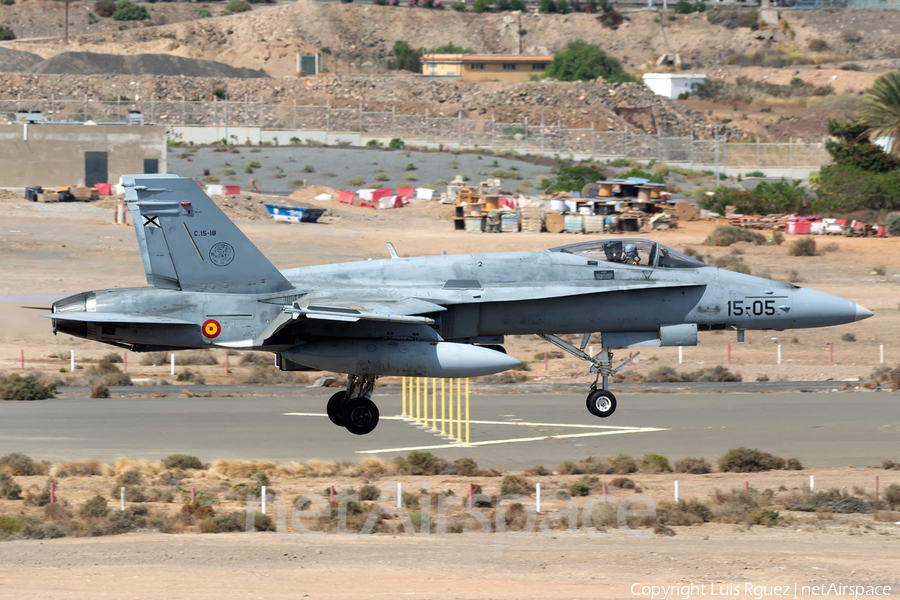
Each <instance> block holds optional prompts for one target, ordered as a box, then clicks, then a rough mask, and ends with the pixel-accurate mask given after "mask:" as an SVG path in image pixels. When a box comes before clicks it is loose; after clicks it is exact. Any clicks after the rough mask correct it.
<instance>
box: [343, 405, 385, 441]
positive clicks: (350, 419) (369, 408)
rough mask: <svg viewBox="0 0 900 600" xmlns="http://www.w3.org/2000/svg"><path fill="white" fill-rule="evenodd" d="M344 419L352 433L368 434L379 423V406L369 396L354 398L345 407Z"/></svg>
mask: <svg viewBox="0 0 900 600" xmlns="http://www.w3.org/2000/svg"><path fill="white" fill-rule="evenodd" d="M343 421H344V427H346V428H347V431H349V432H350V433H352V434H355V435H366V434H367V433H370V432H371V431H372V430H373V429H375V427H376V426H377V425H378V407H377V406H375V403H374V402H372V401H371V400H369V399H368V398H354V399H353V400H351V401H350V402H348V403H347V405H346V406H345V407H344V413H343Z"/></svg>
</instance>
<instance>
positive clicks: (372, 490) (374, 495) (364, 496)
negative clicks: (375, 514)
mask: <svg viewBox="0 0 900 600" xmlns="http://www.w3.org/2000/svg"><path fill="white" fill-rule="evenodd" d="M379 495H380V492H379V491H378V488H377V487H375V486H374V485H369V484H366V485H364V486H362V487H361V488H359V499H360V500H362V501H364V502H370V501H374V500H378V496H379Z"/></svg>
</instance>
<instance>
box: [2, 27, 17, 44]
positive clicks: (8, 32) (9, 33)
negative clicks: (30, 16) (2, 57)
mask: <svg viewBox="0 0 900 600" xmlns="http://www.w3.org/2000/svg"><path fill="white" fill-rule="evenodd" d="M14 39H16V34H15V33H14V32H13V30H12V29H11V28H9V27H7V26H6V25H0V42H6V41H9V40H14Z"/></svg>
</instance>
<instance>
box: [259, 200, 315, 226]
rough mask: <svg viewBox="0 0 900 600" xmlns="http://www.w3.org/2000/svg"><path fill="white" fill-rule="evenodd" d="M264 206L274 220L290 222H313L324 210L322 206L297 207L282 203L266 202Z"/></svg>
mask: <svg viewBox="0 0 900 600" xmlns="http://www.w3.org/2000/svg"><path fill="white" fill-rule="evenodd" d="M264 206H265V207H266V209H267V210H268V211H269V214H270V215H272V218H273V219H275V220H276V221H289V222H291V223H315V222H316V221H318V220H319V217H321V216H322V214H323V213H324V212H325V209H324V208H299V207H295V206H284V205H283V204H266V205H264Z"/></svg>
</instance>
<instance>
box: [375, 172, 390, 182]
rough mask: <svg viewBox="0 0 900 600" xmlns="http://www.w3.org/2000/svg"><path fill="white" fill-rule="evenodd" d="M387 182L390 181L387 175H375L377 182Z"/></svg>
mask: <svg viewBox="0 0 900 600" xmlns="http://www.w3.org/2000/svg"><path fill="white" fill-rule="evenodd" d="M387 180H388V174H387V173H378V174H376V175H375V181H378V182H381V181H387Z"/></svg>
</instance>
